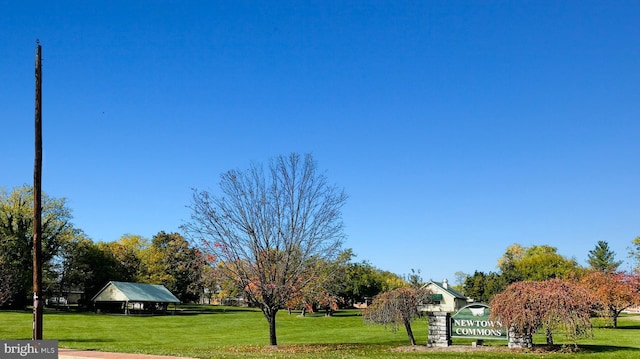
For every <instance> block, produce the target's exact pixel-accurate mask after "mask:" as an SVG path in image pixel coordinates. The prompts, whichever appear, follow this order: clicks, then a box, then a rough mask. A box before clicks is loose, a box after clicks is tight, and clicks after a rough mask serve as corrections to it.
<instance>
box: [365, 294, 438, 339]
mask: <svg viewBox="0 0 640 359" xmlns="http://www.w3.org/2000/svg"><path fill="white" fill-rule="evenodd" d="M430 300H431V292H430V291H429V290H427V289H424V288H416V287H411V286H408V287H403V288H397V289H394V290H391V291H388V292H384V293H381V294H378V295H377V296H376V297H375V298H373V302H372V303H371V305H369V306H368V307H367V308H366V309H365V310H364V311H363V312H362V318H363V319H364V321H365V322H367V323H371V324H382V325H385V326H386V327H388V328H390V329H391V330H392V331H394V332H395V331H397V330H398V327H400V326H402V327H404V329H405V330H406V332H407V336H408V337H409V342H410V343H411V345H416V339H415V337H414V335H413V330H412V329H411V322H412V321H413V320H414V319H416V318H418V317H419V316H420V307H421V306H423V305H425V304H427V303H429V301H430Z"/></svg>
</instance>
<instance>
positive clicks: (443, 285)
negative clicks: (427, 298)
mask: <svg viewBox="0 0 640 359" xmlns="http://www.w3.org/2000/svg"><path fill="white" fill-rule="evenodd" d="M422 288H426V289H428V290H430V291H431V293H432V294H431V300H432V303H430V304H426V305H425V306H424V307H422V308H421V310H422V311H423V312H456V311H458V310H460V309H461V308H462V307H464V306H466V305H467V304H469V303H470V302H471V299H469V298H467V297H466V296H464V295H462V294H461V293H460V292H458V291H456V290H455V289H453V288H451V287H450V286H449V282H448V281H447V280H446V279H445V280H443V281H442V282H434V281H429V282H428V283H427V284H425V285H424V286H423V287H422Z"/></svg>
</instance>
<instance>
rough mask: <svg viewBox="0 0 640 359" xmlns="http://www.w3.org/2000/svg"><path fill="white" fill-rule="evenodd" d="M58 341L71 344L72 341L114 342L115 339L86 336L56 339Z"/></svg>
mask: <svg viewBox="0 0 640 359" xmlns="http://www.w3.org/2000/svg"><path fill="white" fill-rule="evenodd" d="M56 340H57V341H58V343H61V344H65V343H66V344H70V343H113V342H115V341H116V340H115V339H96V338H85V339H56ZM83 350H91V349H83ZM94 350H95V349H94Z"/></svg>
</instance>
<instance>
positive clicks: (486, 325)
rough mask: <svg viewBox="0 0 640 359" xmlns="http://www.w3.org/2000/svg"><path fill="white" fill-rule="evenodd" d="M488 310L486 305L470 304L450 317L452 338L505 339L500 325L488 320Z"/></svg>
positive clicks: (504, 331) (504, 333) (504, 332)
mask: <svg viewBox="0 0 640 359" xmlns="http://www.w3.org/2000/svg"><path fill="white" fill-rule="evenodd" d="M489 314H490V308H489V306H488V305H486V304H480V303H477V304H470V305H467V306H466V307H464V308H462V309H460V310H459V311H458V312H457V313H456V314H454V315H453V316H452V317H451V337H452V338H472V339H502V340H506V339H507V331H506V330H505V328H503V326H502V323H500V322H497V321H493V320H490V319H489Z"/></svg>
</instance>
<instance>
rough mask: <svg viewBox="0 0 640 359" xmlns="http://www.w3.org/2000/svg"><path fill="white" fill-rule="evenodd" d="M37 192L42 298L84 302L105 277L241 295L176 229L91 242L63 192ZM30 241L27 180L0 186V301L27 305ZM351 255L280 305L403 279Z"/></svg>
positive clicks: (323, 302)
mask: <svg viewBox="0 0 640 359" xmlns="http://www.w3.org/2000/svg"><path fill="white" fill-rule="evenodd" d="M43 199H44V200H43V240H42V243H43V267H44V270H43V277H44V278H43V281H44V286H43V287H44V295H45V298H54V297H56V298H57V297H64V298H67V297H69V294H70V293H72V292H82V293H83V296H82V298H83V299H82V300H81V301H80V303H79V304H80V305H81V306H83V307H85V308H89V307H90V305H91V303H90V302H89V300H90V299H91V298H92V297H93V296H94V295H95V294H97V292H98V291H99V290H100V289H102V287H104V285H106V284H107V283H108V282H109V281H125V282H139V283H153V284H162V285H164V286H165V287H167V288H168V289H169V290H170V291H171V292H172V293H174V294H175V295H176V296H177V297H178V299H180V301H181V302H183V303H191V302H197V301H200V300H205V301H206V302H212V301H213V302H215V301H218V302H220V301H221V300H223V299H224V298H229V297H238V296H243V295H244V292H243V288H242V287H240V286H239V285H238V284H237V283H235V282H234V281H232V280H229V278H227V277H225V276H224V275H223V273H222V272H223V269H222V267H223V266H221V265H220V263H219V262H218V261H216V259H214V258H211V256H210V254H208V253H205V252H203V251H202V250H201V249H199V248H198V245H196V244H194V243H192V242H191V241H189V240H188V239H187V238H185V237H184V236H183V235H182V234H180V233H166V232H164V231H159V232H158V233H157V234H156V235H154V236H153V237H152V238H151V239H147V238H144V237H142V236H140V235H133V234H125V235H123V236H121V237H120V238H119V239H117V240H114V241H111V242H94V241H93V240H92V239H91V238H90V237H89V236H88V235H87V234H85V233H84V232H83V231H82V230H81V229H78V228H76V227H74V225H73V223H72V219H73V217H72V216H71V209H70V208H69V207H68V205H67V203H66V200H65V199H64V198H52V197H49V196H48V195H47V194H46V193H45V194H44V195H43ZM32 249H33V190H32V188H31V187H30V186H22V187H19V188H14V189H13V190H12V191H6V190H0V307H12V308H24V307H26V306H28V305H31V294H32V285H33V283H32V276H33V272H32V268H33V256H32ZM354 258H355V254H354V253H353V251H352V250H350V249H346V250H341V252H340V255H339V256H337V258H336V259H335V260H332V261H331V265H333V266H334V267H335V268H334V269H333V270H331V271H327V272H326V273H325V277H326V276H329V275H331V276H332V277H331V281H328V280H323V281H321V280H319V279H318V280H317V282H318V283H320V282H325V283H326V285H325V286H324V287H320V286H319V285H318V283H316V285H315V287H309V288H308V289H307V290H305V291H304V292H301V293H298V294H297V295H296V296H292V297H291V298H289V299H288V300H287V301H286V303H285V305H284V307H286V308H289V309H291V310H293V309H302V310H304V311H309V310H311V311H313V310H319V309H326V310H329V311H331V310H335V309H336V308H338V307H346V306H352V305H354V304H355V303H359V302H365V301H367V300H369V301H370V300H371V298H373V297H374V296H375V295H377V294H378V293H381V292H384V291H388V290H391V289H393V288H397V287H399V286H402V285H403V284H404V283H405V279H404V278H402V277H400V276H398V275H396V274H394V273H391V272H389V271H384V270H381V269H378V268H376V267H375V266H373V265H372V264H371V263H369V262H368V261H360V262H356V261H354ZM338 274H339V275H338ZM324 279H327V278H324ZM329 283H330V285H329Z"/></svg>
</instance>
